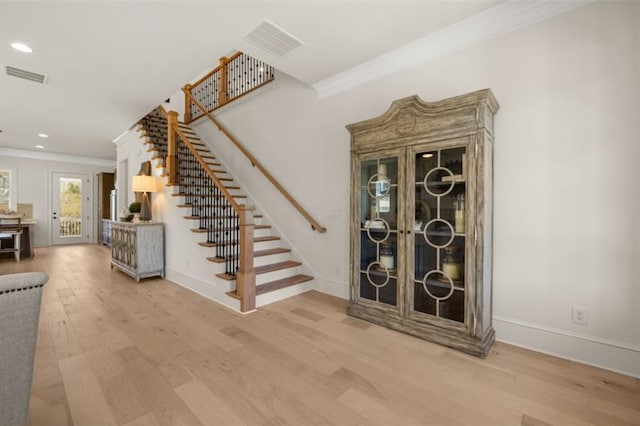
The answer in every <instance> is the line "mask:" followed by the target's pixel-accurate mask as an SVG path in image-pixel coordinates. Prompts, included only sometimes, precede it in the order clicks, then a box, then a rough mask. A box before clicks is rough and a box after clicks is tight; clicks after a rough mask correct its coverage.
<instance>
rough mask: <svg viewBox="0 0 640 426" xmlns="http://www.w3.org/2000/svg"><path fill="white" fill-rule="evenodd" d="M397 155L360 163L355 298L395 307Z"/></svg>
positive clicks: (396, 298) (396, 278)
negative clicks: (356, 296)
mask: <svg viewBox="0 0 640 426" xmlns="http://www.w3.org/2000/svg"><path fill="white" fill-rule="evenodd" d="M398 178H399V176H398V157H388V158H377V159H371V160H365V161H362V162H360V184H359V186H360V208H359V222H360V231H359V234H360V262H359V272H358V282H359V288H358V297H359V299H360V300H368V301H372V302H376V303H380V304H385V305H389V306H390V307H392V306H398V299H399V297H398V225H399V224H398V204H399V203H398Z"/></svg>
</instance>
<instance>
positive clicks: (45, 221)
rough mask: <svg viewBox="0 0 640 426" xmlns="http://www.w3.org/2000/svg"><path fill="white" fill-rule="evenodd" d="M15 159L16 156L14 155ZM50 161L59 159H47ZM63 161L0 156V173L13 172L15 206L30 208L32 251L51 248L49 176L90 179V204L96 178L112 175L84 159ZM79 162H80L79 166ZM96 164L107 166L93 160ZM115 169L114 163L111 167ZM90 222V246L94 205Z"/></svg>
mask: <svg viewBox="0 0 640 426" xmlns="http://www.w3.org/2000/svg"><path fill="white" fill-rule="evenodd" d="M18 155H19V154H18ZM51 157H52V158H56V157H62V156H59V155H51ZM65 157H67V158H68V160H67V161H53V160H44V159H38V158H25V157H19V156H13V155H12V156H9V155H0V169H5V168H8V169H13V170H16V171H17V183H18V185H17V202H18V203H31V204H33V218H34V219H35V221H36V222H37V224H36V226H35V247H45V246H49V245H51V172H54V171H55V172H73V173H86V174H87V175H89V177H90V178H91V179H92V182H93V185H92V189H91V191H90V193H89V196H90V197H91V200H97V181H96V174H97V173H100V172H113V170H114V166H107V165H92V164H87V163H86V160H87V159H86V158H81V157H78V162H77V163H75V162H72V160H73V157H72V156H65ZM80 161H83V162H84V164H83V163H81V162H80ZM96 163H99V164H106V163H109V162H108V161H105V160H96ZM114 165H115V163H114ZM92 216H93V221H92V223H91V229H92V230H93V232H92V238H91V242H96V241H97V217H98V216H97V206H95V203H94V211H93V215H92Z"/></svg>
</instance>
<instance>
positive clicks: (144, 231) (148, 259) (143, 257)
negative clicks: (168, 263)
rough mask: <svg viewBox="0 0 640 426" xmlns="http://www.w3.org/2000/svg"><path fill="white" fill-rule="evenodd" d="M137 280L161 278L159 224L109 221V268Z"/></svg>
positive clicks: (162, 253) (160, 226) (162, 238)
mask: <svg viewBox="0 0 640 426" xmlns="http://www.w3.org/2000/svg"><path fill="white" fill-rule="evenodd" d="M114 266H116V267H118V268H119V269H120V270H121V271H122V272H124V273H126V274H127V275H130V276H132V277H133V278H135V279H136V282H140V278H147V277H154V276H160V277H164V229H163V225H162V223H129V222H115V221H114V222H111V267H112V268H113V267H114Z"/></svg>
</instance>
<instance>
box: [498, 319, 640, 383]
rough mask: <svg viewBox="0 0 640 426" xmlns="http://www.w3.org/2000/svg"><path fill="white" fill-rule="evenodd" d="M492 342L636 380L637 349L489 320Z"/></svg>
mask: <svg viewBox="0 0 640 426" xmlns="http://www.w3.org/2000/svg"><path fill="white" fill-rule="evenodd" d="M493 328H494V329H495V330H496V340H498V341H500V342H504V343H508V344H510V345H514V346H520V347H523V348H526V349H531V350H534V351H537V352H542V353H545V354H548V355H554V356H557V357H560V358H565V359H568V360H571V361H576V362H580V363H582V364H587V365H592V366H594V367H599V368H604V369H606V370H611V371H615V372H616V373H621V374H625V375H628V376H633V377H637V378H640V347H639V346H634V345H631V344H628V343H623V342H616V341H612V340H608V339H603V338H599V337H593V336H587V335H581V334H578V333H573V332H570V331H566V330H560V329H554V328H551V327H545V326H541V325H538V324H531V323H527V322H524V321H519V320H514V319H510V318H503V317H500V316H494V317H493Z"/></svg>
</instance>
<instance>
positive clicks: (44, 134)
mask: <svg viewBox="0 0 640 426" xmlns="http://www.w3.org/2000/svg"><path fill="white" fill-rule="evenodd" d="M38 136H40V137H41V138H48V137H49V135H48V134H46V133H38Z"/></svg>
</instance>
